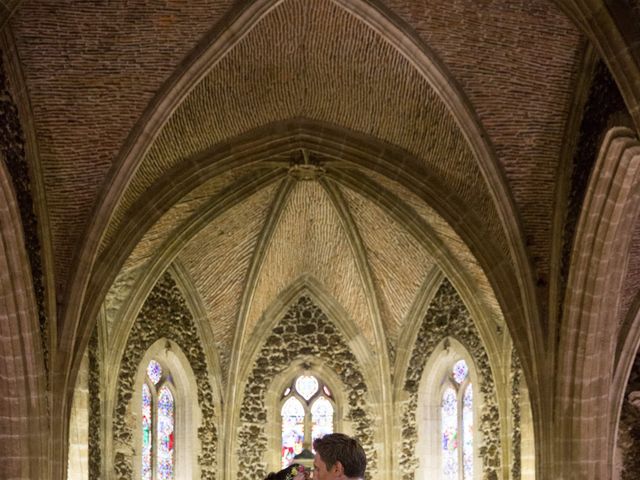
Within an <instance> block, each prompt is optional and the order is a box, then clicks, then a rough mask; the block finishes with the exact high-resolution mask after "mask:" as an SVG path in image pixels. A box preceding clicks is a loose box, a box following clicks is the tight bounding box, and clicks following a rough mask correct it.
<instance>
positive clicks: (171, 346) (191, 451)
mask: <svg viewBox="0 0 640 480" xmlns="http://www.w3.org/2000/svg"><path fill="white" fill-rule="evenodd" d="M151 360H155V361H157V362H158V363H159V364H160V365H161V367H162V369H163V372H168V373H169V375H170V377H171V378H170V379H168V378H165V377H164V375H163V378H162V379H161V380H160V381H159V382H158V384H157V385H155V386H152V385H151V384H152V382H151V381H150V380H149V379H148V377H147V366H148V365H149V362H150V361H151ZM144 383H146V384H147V385H149V386H150V387H153V388H152V392H153V394H152V398H153V402H154V404H153V405H152V412H154V413H153V415H154V419H153V425H154V431H155V426H156V423H157V419H156V415H157V414H156V413H155V411H156V408H155V407H156V405H155V401H156V400H155V399H156V397H155V393H156V392H158V391H159V390H160V388H161V387H162V385H167V387H168V388H169V391H170V392H171V395H172V396H173V401H174V442H175V446H174V479H175V480H187V479H189V480H191V479H192V478H199V477H200V468H199V465H198V454H199V453H200V442H199V440H198V436H197V429H198V426H199V425H200V424H201V418H202V416H201V412H200V408H199V405H198V400H197V396H198V395H197V385H196V382H195V376H194V374H193V370H192V369H191V366H190V365H189V362H188V360H187V358H186V357H185V355H184V354H183V353H182V351H181V349H180V347H178V345H177V344H176V343H175V342H172V341H170V340H167V339H160V340H158V341H157V342H155V343H154V344H153V345H152V346H151V347H150V348H149V349H148V350H147V352H146V353H145V355H144V356H143V358H142V360H141V362H140V364H139V365H138V371H137V373H136V383H135V389H134V394H133V395H132V400H131V404H130V409H131V412H132V418H133V421H134V422H135V424H134V429H133V431H134V435H133V452H134V462H133V466H134V476H133V478H134V479H136V480H141V479H142V385H143V384H144ZM156 438H157V437H156V436H155V434H153V440H152V445H153V448H154V449H156V448H157V444H156ZM152 464H153V471H154V472H155V470H156V468H157V465H156V458H155V455H154V456H153V459H152ZM153 478H154V480H155V478H157V477H156V476H154V477H153Z"/></svg>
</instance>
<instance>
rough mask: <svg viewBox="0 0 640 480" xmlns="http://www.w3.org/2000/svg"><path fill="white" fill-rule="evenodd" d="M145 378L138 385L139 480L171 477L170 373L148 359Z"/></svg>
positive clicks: (172, 414) (172, 409)
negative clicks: (140, 402) (140, 431)
mask: <svg viewBox="0 0 640 480" xmlns="http://www.w3.org/2000/svg"><path fill="white" fill-rule="evenodd" d="M147 378H148V380H147V381H145V383H143V384H142V425H141V428H142V449H141V451H142V480H173V479H174V478H175V409H176V406H175V399H174V397H173V394H172V393H171V389H170V388H169V385H170V384H172V379H171V375H170V374H169V372H168V371H166V370H164V369H163V368H162V367H161V365H160V364H159V363H158V362H156V361H155V360H152V361H151V362H149V364H148V365H147ZM156 388H157V389H156Z"/></svg>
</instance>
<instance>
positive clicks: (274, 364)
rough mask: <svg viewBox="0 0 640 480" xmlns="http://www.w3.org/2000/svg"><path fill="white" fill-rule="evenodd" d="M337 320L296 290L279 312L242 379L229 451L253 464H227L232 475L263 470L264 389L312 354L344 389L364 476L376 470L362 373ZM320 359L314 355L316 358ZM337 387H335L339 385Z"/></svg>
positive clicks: (252, 475)
mask: <svg viewBox="0 0 640 480" xmlns="http://www.w3.org/2000/svg"><path fill="white" fill-rule="evenodd" d="M347 342H348V340H347V339H345V338H344V333H343V332H341V331H340V330H339V329H338V328H336V325H334V323H333V322H332V321H331V320H330V319H329V317H328V316H327V314H325V313H324V312H323V311H322V310H321V309H320V308H319V307H318V306H317V305H316V304H315V303H314V301H313V299H312V298H311V297H310V296H309V295H304V294H303V295H301V296H300V297H298V298H297V299H296V300H295V301H294V303H293V304H291V305H290V307H289V308H288V309H287V311H286V313H285V315H284V317H282V318H281V320H280V321H279V322H278V324H277V325H276V326H275V327H273V328H272V330H271V333H270V334H269V335H268V336H266V339H265V340H264V343H263V344H262V348H261V350H260V353H259V354H258V356H257V357H256V358H255V361H254V362H253V368H252V370H251V373H250V374H249V376H248V377H247V379H246V381H245V382H244V395H243V397H242V400H241V404H240V409H239V412H238V413H239V425H238V427H237V429H236V428H234V429H233V431H238V432H239V434H238V441H237V445H236V446H235V447H234V448H235V451H234V452H233V454H234V455H235V456H236V458H238V459H239V458H242V459H243V461H244V462H248V463H249V464H251V465H254V466H255V468H254V470H253V471H251V472H248V471H239V470H238V466H237V465H232V466H231V468H230V469H229V470H230V472H231V475H232V476H233V475H236V476H237V477H238V478H241V479H244V478H246V479H249V478H255V477H256V476H257V477H260V476H265V474H266V463H265V461H264V458H265V449H266V448H267V444H268V440H267V435H266V431H265V425H266V419H267V414H266V405H265V392H267V391H269V390H270V384H271V382H272V381H273V379H274V378H276V377H278V376H279V375H280V374H282V373H283V372H284V371H286V370H287V368H288V367H289V365H290V364H291V363H292V362H294V361H295V360H296V359H302V358H307V359H308V358H313V359H316V360H314V361H315V362H319V363H322V364H323V365H325V366H326V368H330V369H331V370H333V371H334V372H335V373H336V376H338V377H339V378H340V381H341V383H342V385H341V386H342V388H344V389H345V391H347V392H349V393H348V395H346V396H347V398H348V399H349V402H348V407H346V406H345V410H346V416H347V418H348V419H349V421H350V422H351V424H352V429H353V433H354V434H355V435H356V436H358V437H359V439H360V441H361V443H362V444H363V447H364V449H365V452H366V453H367V458H368V467H367V475H368V478H370V475H375V473H376V472H377V469H378V459H377V454H376V451H375V450H374V444H375V437H376V434H377V432H376V431H375V428H374V424H373V423H372V422H373V417H372V412H371V410H372V409H371V405H370V394H369V393H368V390H369V389H368V384H367V379H366V377H365V375H363V373H362V367H361V365H360V363H359V361H358V360H357V359H356V356H355V355H354V353H352V351H351V345H350V343H351V342H349V344H348V343H347ZM318 359H319V360H318ZM338 388H339V387H338Z"/></svg>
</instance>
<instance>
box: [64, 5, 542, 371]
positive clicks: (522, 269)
mask: <svg viewBox="0 0 640 480" xmlns="http://www.w3.org/2000/svg"><path fill="white" fill-rule="evenodd" d="M278 4H279V2H276V1H274V0H261V1H256V2H253V3H251V4H250V5H248V6H244V7H237V8H236V9H234V10H233V11H232V12H231V13H230V14H229V16H228V17H227V18H226V19H225V20H226V21H228V22H229V23H230V26H229V27H228V28H227V29H225V30H222V29H221V28H218V29H214V30H212V31H211V32H210V33H209V35H208V36H207V37H206V38H204V39H203V41H202V43H201V44H200V45H199V46H198V47H197V48H196V49H195V50H194V52H193V53H192V55H191V56H190V57H189V58H188V61H187V62H185V64H184V66H183V67H182V68H181V69H180V70H178V71H176V72H175V74H174V75H173V76H172V77H171V78H170V79H169V80H168V81H167V82H166V83H165V85H164V87H163V88H162V89H161V90H160V92H159V93H158V94H157V95H156V97H155V99H154V100H153V101H152V102H151V104H150V106H149V107H148V109H147V110H146V112H145V113H144V115H143V116H142V117H141V118H140V120H139V122H138V123H137V125H136V127H135V129H134V130H133V131H132V132H131V134H130V136H129V140H128V141H127V142H126V144H125V145H123V147H122V149H121V151H120V154H119V156H118V159H117V160H116V162H115V166H114V168H113V170H112V173H111V176H110V177H109V178H108V180H107V182H106V183H105V188H104V189H103V192H104V194H103V195H102V196H101V197H100V199H99V200H98V202H97V207H96V209H95V214H94V215H93V218H94V219H96V220H95V223H93V224H92V225H91V227H90V229H89V230H88V232H87V235H86V237H85V243H84V245H83V246H82V247H81V249H80V255H79V257H78V258H82V259H83V261H82V262H78V264H77V265H76V270H75V272H74V275H73V279H72V285H74V288H70V289H69V292H70V293H69V297H68V299H67V301H66V302H65V304H66V305H68V306H69V307H68V310H67V311H66V312H65V317H66V318H67V320H66V321H64V322H63V324H64V326H65V332H63V334H62V335H61V338H64V339H65V341H66V342H70V343H69V345H67V346H65V348H63V351H69V352H71V351H76V352H81V351H83V350H84V346H85V345H86V342H87V339H88V333H87V332H89V331H90V330H91V326H92V324H91V322H92V321H93V320H91V319H93V318H94V316H93V315H92V314H91V313H92V311H93V310H94V306H93V304H94V303H95V304H99V303H100V302H101V301H102V298H103V295H102V294H101V293H99V292H93V287H92V286H91V282H92V281H93V278H95V277H96V276H97V278H98V281H97V283H98V284H101V283H103V282H102V279H103V278H104V277H103V274H102V273H99V272H98V273H96V270H97V269H99V268H102V266H101V264H100V261H99V257H98V255H99V247H100V242H101V240H102V238H103V235H104V232H105V231H106V229H107V228H108V222H109V221H110V219H111V218H112V216H113V212H114V211H115V209H116V208H117V205H118V202H119V201H120V199H121V198H122V195H123V192H124V191H125V189H126V186H127V184H128V179H129V178H131V176H132V175H133V173H134V172H135V171H136V170H137V168H138V167H139V165H140V162H141V161H142V158H143V156H144V152H145V151H147V150H148V148H149V147H150V145H151V144H152V142H153V141H154V139H155V138H156V136H157V135H158V133H159V132H160V131H161V130H162V128H163V126H164V125H165V124H166V122H167V121H168V119H169V118H170V116H171V115H172V113H173V112H174V111H175V110H176V108H177V107H178V106H179V105H180V104H181V102H182V101H183V100H184V99H185V98H186V97H187V95H188V94H189V92H190V91H191V89H192V88H193V87H194V86H195V85H196V84H197V83H198V82H199V81H200V80H201V79H202V78H203V77H204V75H205V74H206V73H207V72H208V71H209V70H210V69H211V68H212V66H214V65H215V64H216V62H218V61H219V60H220V59H221V58H222V57H224V55H225V54H226V53H227V52H229V51H230V49H232V48H233V47H234V45H236V44H237V42H239V41H240V40H241V39H242V38H243V36H244V35H245V34H246V33H247V32H248V31H250V30H251V29H252V28H253V27H254V26H255V25H256V24H257V23H258V22H259V21H260V20H261V19H262V18H264V17H265V16H266V15H267V14H268V13H269V12H270V11H271V9H273V8H275V7H276V6H277V5H278ZM338 4H339V5H340V6H341V7H342V8H344V9H346V10H348V11H349V12H350V13H352V14H353V15H356V16H357V18H359V19H360V20H361V21H363V22H364V23H365V24H366V25H368V26H369V27H370V28H373V29H374V30H375V31H376V32H377V33H378V34H379V35H381V37H382V38H384V39H385V40H386V41H388V42H390V43H391V44H392V45H394V48H396V49H397V50H398V52H400V54H401V55H403V56H404V57H405V58H406V59H408V60H409V61H410V62H411V64H412V65H413V66H414V68H416V70H417V71H419V72H420V74H421V75H423V76H424V77H425V78H426V79H428V81H429V83H430V84H431V85H432V87H433V88H434V89H435V91H436V92H437V93H438V95H440V96H441V98H442V99H443V100H444V101H445V103H446V105H447V107H448V108H449V110H450V111H451V113H452V115H453V116H454V117H455V119H456V121H457V123H458V125H459V128H460V129H461V130H462V131H463V132H464V135H465V137H466V138H467V141H468V142H469V144H470V145H471V148H472V150H473V152H474V153H475V157H476V158H477V160H478V162H479V165H480V169H481V170H482V172H483V176H484V179H485V182H486V185H487V188H488V189H489V192H490V195H491V196H492V197H493V198H494V199H498V200H499V201H495V202H494V204H495V206H496V208H498V209H499V214H500V224H501V226H502V229H503V230H504V233H505V234H506V236H507V238H508V248H509V254H508V255H509V257H510V259H509V260H513V261H514V262H515V265H516V270H517V271H518V273H520V275H519V276H520V277H521V278H531V275H530V272H529V265H528V262H527V261H526V255H525V251H524V246H523V243H522V241H521V234H520V228H519V225H518V221H517V216H516V215H515V214H514V213H513V212H514V207H513V201H512V199H511V196H510V194H509V192H508V189H507V187H506V184H505V181H504V178H503V175H502V173H501V169H500V168H498V167H497V162H496V161H495V158H494V155H493V152H492V149H491V146H490V144H489V142H488V141H487V140H486V138H487V136H486V135H485V134H484V132H483V130H482V128H481V127H480V126H479V123H478V121H477V119H476V118H475V114H474V112H473V111H472V110H471V108H470V106H469V102H468V101H467V100H466V98H465V97H464V95H463V94H462V92H461V91H460V90H459V89H458V87H457V84H456V82H454V81H451V78H450V75H449V73H448V72H447V71H446V70H445V68H444V67H443V66H442V65H441V63H440V62H439V61H438V60H437V59H436V57H435V55H434V54H433V52H431V51H430V50H429V49H428V48H427V47H426V45H424V44H422V43H420V42H419V41H418V39H417V38H416V37H415V36H413V35H410V34H409V33H408V32H409V29H408V28H404V27H401V26H399V25H401V22H400V21H399V20H398V19H397V18H395V17H394V16H392V15H391V14H390V13H389V12H387V11H386V10H383V9H381V8H379V7H378V6H374V5H371V4H369V3H367V2H364V1H361V0H358V1H357V2H338ZM230 20H233V21H230ZM221 24H224V22H223V23H221ZM464 220H465V221H466V218H465V219H464ZM454 223H455V222H454ZM457 224H458V225H459V226H460V228H465V226H464V224H465V222H462V221H461V222H457ZM471 244H473V245H476V246H478V248H480V245H481V242H480V241H479V238H476V239H475V241H474V242H471ZM489 256H490V255H489ZM494 260H495V259H494ZM487 261H488V260H487ZM113 268H117V266H116V267H113ZM107 270H108V268H107ZM505 273H506V272H502V271H498V270H495V271H493V272H492V274H495V275H497V276H498V277H500V278H502V275H504V274H505ZM106 276H107V278H109V277H111V278H112V277H113V275H111V274H110V273H109V272H106ZM502 281H503V283H504V285H505V286H507V287H509V293H513V294H514V297H513V298H518V299H519V301H517V302H514V303H513V304H512V305H510V306H509V308H508V310H510V318H513V320H512V321H513V322H514V324H517V325H519V326H522V325H524V318H525V317H526V318H530V319H531V320H533V321H532V322H531V324H532V325H534V327H533V328H534V329H535V331H536V334H534V335H532V336H531V338H529V339H525V338H523V339H518V338H516V339H515V340H516V342H517V343H518V346H519V349H520V350H522V351H523V352H525V351H530V352H532V353H531V356H532V357H534V358H535V357H536V356H537V355H540V352H542V351H543V348H542V344H541V341H542V339H541V336H540V334H539V325H538V322H537V318H538V315H537V311H536V306H535V301H534V293H533V292H532V286H531V285H529V284H528V283H527V284H525V285H521V287H522V291H519V292H518V291H516V290H513V291H512V290H510V289H511V288H515V285H516V283H515V282H510V281H509V280H508V279H507V280H502ZM107 283H108V282H107ZM85 287H88V289H89V290H88V291H89V293H88V294H87V296H86V297H85V296H84V295H85V291H86V288H85ZM509 297H510V295H506V294H505V295H504V297H502V298H501V301H502V302H503V304H504V305H508V304H509V300H508V299H509ZM522 305H524V309H522V308H521V306H522ZM83 312H84V313H85V314H84V315H83ZM82 316H84V318H89V319H90V320H89V322H88V325H87V326H86V327H85V326H84V325H80V323H79V322H80V321H79V319H80V318H81V317H82ZM77 329H78V330H79V331H78V334H77V335H76V333H75V332H76V330H77ZM516 330H518V331H519V330H520V329H514V331H516ZM529 343H531V344H530V345H529ZM75 344H77V346H78V348H71V345H75ZM78 361H79V360H78V359H77V358H74V359H71V358H70V359H66V362H67V363H68V364H69V366H70V369H69V370H70V376H71V377H73V372H74V371H75V368H76V367H77V363H78ZM528 363H529V362H528ZM528 363H527V365H528ZM530 368H533V367H530ZM527 370H529V369H527Z"/></svg>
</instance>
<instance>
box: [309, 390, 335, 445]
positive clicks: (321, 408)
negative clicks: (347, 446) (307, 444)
mask: <svg viewBox="0 0 640 480" xmlns="http://www.w3.org/2000/svg"><path fill="white" fill-rule="evenodd" d="M327 433H333V405H331V402H330V401H329V400H327V399H326V398H325V397H318V399H317V400H316V401H315V402H313V405H312V406H311V444H312V445H313V441H314V440H315V439H316V438H319V437H322V436H324V435H326V434H327Z"/></svg>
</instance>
